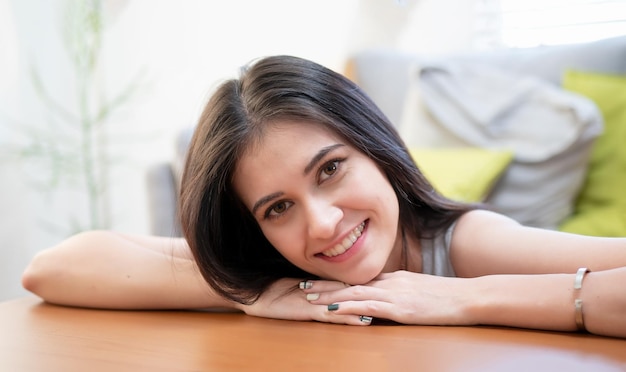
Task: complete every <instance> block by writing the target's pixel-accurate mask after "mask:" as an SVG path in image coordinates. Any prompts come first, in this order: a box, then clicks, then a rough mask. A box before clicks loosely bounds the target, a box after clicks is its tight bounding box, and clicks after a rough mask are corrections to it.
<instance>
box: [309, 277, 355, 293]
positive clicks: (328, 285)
mask: <svg viewBox="0 0 626 372" xmlns="http://www.w3.org/2000/svg"><path fill="white" fill-rule="evenodd" d="M298 287H299V288H300V289H301V290H302V291H304V293H319V292H328V291H336V290H339V289H344V288H348V287H350V285H349V284H346V283H344V282H338V281H334V280H304V281H301V282H300V283H299V285H298Z"/></svg>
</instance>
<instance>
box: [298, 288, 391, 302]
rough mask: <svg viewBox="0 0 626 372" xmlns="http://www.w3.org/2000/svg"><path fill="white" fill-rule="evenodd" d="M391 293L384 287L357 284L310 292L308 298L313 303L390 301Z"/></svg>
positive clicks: (307, 294)
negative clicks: (333, 289)
mask: <svg viewBox="0 0 626 372" xmlns="http://www.w3.org/2000/svg"><path fill="white" fill-rule="evenodd" d="M390 296H391V293H390V292H389V291H388V290H387V289H384V288H377V287H371V286H368V285H355V286H352V287H349V288H342V289H339V290H335V291H328V292H322V291H320V292H309V293H306V299H307V301H309V302H310V303H312V304H319V305H323V304H333V303H338V302H346V301H367V300H373V301H382V302H390Z"/></svg>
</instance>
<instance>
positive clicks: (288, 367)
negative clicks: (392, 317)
mask: <svg viewBox="0 0 626 372" xmlns="http://www.w3.org/2000/svg"><path fill="white" fill-rule="evenodd" d="M0 334H1V336H0V371H3V372H5V371H6V372H30V371H37V372H46V371H64V372H67V371H85V372H92V371H114V372H122V371H230V370H238V371H239V370H253V371H330V370H336V371H342V372H343V371H417V370H420V371H534V372H536V371H544V370H545V371H566V372H572V371H594V372H596V371H626V340H622V339H613V338H604V337H596V336H592V335H581V334H568V333H553V332H539V331H529V330H519V329H508V328H494V327H424V326H404V325H396V324H373V325H371V326H369V327H355V326H345V325H334V324H323V323H315V322H294V321H282V320H272V319H261V318H255V317H251V316H247V315H244V314H239V313H211V312H196V311H106V310H88V309H78V308H70V307H61V306H54V305H49V304H46V303H43V302H41V300H39V299H37V298H35V297H26V298H21V299H16V300H11V301H7V302H3V303H0Z"/></svg>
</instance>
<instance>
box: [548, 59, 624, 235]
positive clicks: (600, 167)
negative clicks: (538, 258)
mask: <svg viewBox="0 0 626 372" xmlns="http://www.w3.org/2000/svg"><path fill="white" fill-rule="evenodd" d="M563 87H564V88H565V89H568V90H570V91H573V92H576V93H579V94H581V95H583V96H586V97H587V98H589V99H591V100H592V101H593V102H594V103H595V104H596V105H597V106H598V108H599V109H600V112H601V113H602V116H603V118H604V132H603V133H602V135H600V137H598V138H597V139H596V140H595V142H594V144H593V148H592V152H591V158H590V162H589V165H588V167H589V168H588V171H587V175H586V178H585V182H584V184H583V187H582V189H581V191H580V194H579V195H578V198H577V200H576V204H575V210H574V213H573V215H572V216H571V217H569V218H568V219H566V220H565V221H564V222H563V224H562V225H561V226H560V230H563V231H567V232H573V233H578V234H584V235H595V236H626V76H617V75H607V74H599V73H590V72H582V71H567V72H566V73H565V76H564V79H563Z"/></svg>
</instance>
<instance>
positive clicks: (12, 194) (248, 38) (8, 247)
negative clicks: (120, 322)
mask: <svg viewBox="0 0 626 372" xmlns="http://www.w3.org/2000/svg"><path fill="white" fill-rule="evenodd" d="M70 1H78V0H70ZM103 3H104V6H105V15H106V17H107V28H106V31H105V33H104V44H103V49H102V54H101V58H100V60H99V69H98V74H99V78H100V88H101V92H102V96H103V97H111V96H112V95H113V93H115V92H119V91H120V90H121V89H122V87H123V86H125V84H126V83H127V82H128V81H129V80H130V79H132V78H133V76H135V75H136V74H137V73H138V72H140V71H144V72H145V85H144V88H143V89H141V90H140V92H139V93H138V95H137V96H136V98H135V99H133V100H132V102H131V103H130V104H129V105H127V106H125V107H124V108H123V109H121V110H120V111H118V112H117V113H116V114H115V115H114V116H113V117H112V119H111V120H110V121H109V122H108V123H107V128H109V129H108V131H109V134H110V135H111V140H110V141H111V142H112V144H113V145H112V149H114V151H115V155H116V157H118V158H119V159H120V162H119V164H117V165H115V167H114V168H113V174H112V177H111V179H112V182H111V185H110V195H111V205H110V209H111V211H112V215H113V226H112V228H113V229H115V230H119V231H125V232H132V233H148V232H149V227H148V215H147V213H148V212H147V204H146V196H145V183H144V177H145V172H146V170H147V168H148V167H149V166H150V165H152V164H155V163H157V162H160V161H167V160H168V159H170V158H171V157H172V155H173V150H174V147H173V146H174V140H173V138H174V136H175V134H176V133H177V132H178V130H180V128H182V127H185V126H188V125H191V124H193V123H194V121H195V119H196V116H197V115H198V113H199V111H200V109H201V107H202V104H203V102H204V101H205V99H206V96H207V94H208V93H209V92H210V91H211V89H212V88H213V87H215V85H216V84H217V83H218V82H219V81H220V80H221V79H223V78H227V77H231V76H233V75H234V74H235V73H236V71H237V67H238V66H240V65H242V64H244V63H246V62H248V61H249V60H251V59H253V58H256V57H259V56H263V55H269V54H278V53H285V54H294V55H299V56H302V57H306V58H310V59H313V60H315V61H317V62H320V63H322V64H325V65H327V66H328V67H331V68H334V69H337V70H341V69H342V68H343V64H344V62H345V59H346V57H347V56H348V55H349V54H350V53H351V52H353V51H355V50H357V49H361V48H367V47H372V46H387V47H397V48H402V49H408V50H416V51H422V52H437V53H439V52H446V51H456V50H463V49H467V48H468V46H469V41H468V36H467V35H468V34H469V32H468V31H470V29H471V16H472V11H471V10H472V6H473V3H474V1H465V0H440V1H436V0H412V1H409V0H407V1H397V0H342V1H335V0H301V1H293V0H264V1H257V0H228V1H227V0H222V1H213V0H184V1H174V0H169V1H168V0H133V1H130V0H107V1H104V2H103ZM65 4H66V2H65V1H64V0H0V300H3V299H7V298H12V297H17V296H21V295H24V294H25V293H26V292H25V291H24V290H23V289H22V288H21V286H20V283H19V278H20V274H21V272H22V270H23V269H24V267H25V266H26V265H27V263H28V261H29V260H30V258H31V257H32V256H33V255H34V254H35V253H36V252H38V251H39V250H41V249H44V248H46V247H49V246H52V245H53V244H54V243H56V242H58V241H60V240H62V239H63V238H64V237H66V236H67V230H63V229H62V228H61V229H60V228H58V226H61V227H63V226H67V224H68V221H69V219H70V218H71V216H73V215H76V216H79V217H78V218H82V217H80V216H83V214H81V213H83V212H81V211H82V210H83V209H84V207H85V204H84V200H82V198H81V197H80V196H79V194H78V193H77V192H76V190H75V189H72V188H71V187H64V188H62V189H61V190H60V191H59V190H56V191H54V192H48V191H46V188H44V189H41V188H36V187H34V186H33V180H36V179H41V178H42V177H41V174H45V172H46V169H43V168H42V167H41V166H39V167H38V166H35V165H33V164H31V163H29V162H19V161H17V160H16V159H15V158H10V159H8V160H7V157H6V154H5V156H4V157H3V156H1V155H2V154H3V150H6V149H7V148H9V147H14V146H16V145H19V144H20V143H25V141H27V140H26V139H25V138H27V137H25V136H24V133H26V132H25V131H24V129H25V128H27V126H33V127H34V128H38V129H47V128H49V127H50V126H51V125H52V124H53V123H52V120H51V119H50V114H49V113H48V112H47V111H46V110H45V106H43V105H42V104H41V101H40V100H39V99H38V98H37V95H36V94H35V91H34V89H33V85H32V83H31V68H35V69H36V70H37V71H39V72H40V73H41V76H42V80H43V81H44V83H45V84H46V86H47V88H48V90H49V91H50V92H51V93H52V95H53V96H54V98H55V99H56V100H57V101H59V102H61V103H63V104H64V105H67V106H68V107H72V105H73V104H74V102H75V89H74V86H73V82H74V78H73V75H72V72H71V69H70V67H69V62H68V59H67V56H66V55H65V54H64V53H65V52H64V49H63V45H62V41H61V36H60V28H61V26H62V18H61V14H62V12H61V10H62V9H63V6H65ZM450 9H456V10H455V11H450ZM38 175H39V176H38ZM51 226H57V228H51Z"/></svg>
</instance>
